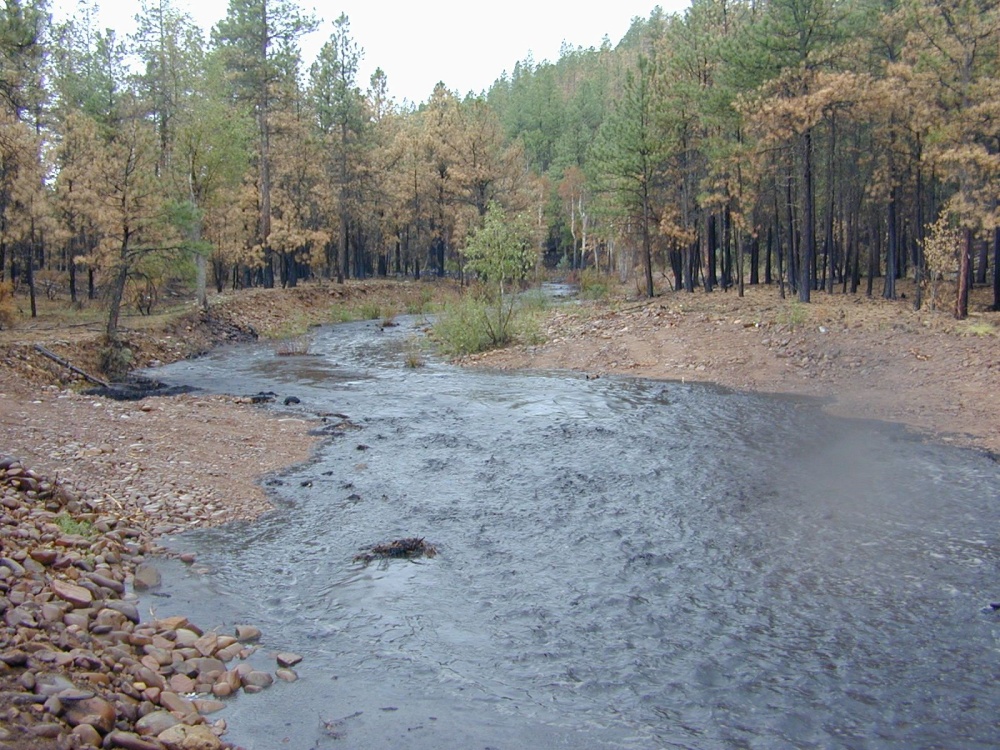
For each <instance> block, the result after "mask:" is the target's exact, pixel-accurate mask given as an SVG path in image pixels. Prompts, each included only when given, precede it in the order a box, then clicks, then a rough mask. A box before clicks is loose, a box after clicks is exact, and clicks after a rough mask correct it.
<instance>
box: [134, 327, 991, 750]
mask: <svg viewBox="0 0 1000 750" xmlns="http://www.w3.org/2000/svg"><path fill="white" fill-rule="evenodd" d="M421 325H422V321H420V320H419V319H414V318H400V319H399V325H398V326H395V327H387V328H385V329H384V330H383V329H381V327H380V326H378V325H376V324H375V323H373V322H368V323H349V324H342V325H337V326H331V327H327V328H323V329H320V330H317V331H316V332H315V334H314V337H313V343H312V346H311V349H310V353H309V355H307V356H294V357H279V356H276V355H275V353H274V349H273V346H272V345H268V344H263V343H262V344H256V345H250V346H241V347H237V348H230V349H223V350H218V351H216V352H213V353H212V354H210V355H208V356H206V357H203V358H201V359H197V360H193V361H186V362H179V363H176V364H173V365H169V366H165V367H162V368H158V369H157V370H155V371H152V372H151V374H152V375H154V376H155V377H156V378H158V379H160V380H163V381H165V382H167V383H169V384H172V385H190V386H196V387H198V388H203V389H206V390H208V391H212V392H225V393H236V394H249V393H255V392H258V391H272V392H275V393H276V394H278V397H277V400H276V406H275V407H273V408H276V409H279V410H280V411H282V412H287V413H289V414H291V415H297V416H313V415H323V414H325V415H327V416H326V420H327V422H328V424H329V427H328V430H327V431H328V433H329V434H328V435H327V437H326V438H325V439H324V441H323V443H322V444H321V445H320V447H319V448H318V450H317V453H316V456H315V458H314V460H312V461H310V462H308V463H306V464H304V465H301V466H298V467H295V468H293V469H291V470H289V471H287V472H286V473H284V474H282V475H281V476H278V477H272V478H271V479H270V480H269V481H268V486H269V487H270V489H271V490H272V492H273V500H274V503H275V505H276V510H275V511H273V512H271V513H269V514H267V515H266V516H264V517H263V518H261V519H259V520H258V521H256V522H254V523H238V524H232V525H229V526H226V527H223V528H219V529H212V530H199V531H195V532H190V533H188V534H185V535H183V536H181V537H176V538H174V539H172V540H170V545H171V546H173V547H175V548H177V549H179V550H190V551H194V552H196V553H197V555H198V564H197V565H195V566H192V567H187V566H184V565H182V564H180V563H179V562H176V561H172V560H163V561H161V563H160V566H161V569H162V571H163V573H164V578H165V583H164V586H163V588H162V589H161V590H160V592H158V593H160V594H161V595H160V596H158V597H155V598H152V597H146V602H145V603H146V604H148V605H149V606H152V607H154V608H155V609H156V613H157V614H158V615H160V616H165V615H168V614H185V615H190V616H191V618H192V620H193V621H195V622H197V623H198V624H200V625H202V626H203V627H212V628H218V629H219V630H220V632H232V628H233V626H234V625H235V624H237V623H253V624H256V625H258V626H260V627H261V628H262V629H263V631H264V639H263V641H262V648H261V651H260V653H259V654H258V655H257V656H256V657H255V658H256V659H257V660H259V663H260V664H262V665H267V666H268V667H270V668H271V669H272V670H273V668H274V663H273V653H274V652H276V651H293V652H297V653H299V654H302V655H303V656H304V657H305V658H304V661H303V662H302V663H301V664H300V665H299V666H298V667H297V671H298V673H299V675H300V679H299V680H298V681H297V682H294V683H280V682H279V683H278V684H275V685H274V686H273V687H271V688H269V689H268V691H267V692H266V693H265V694H263V695H250V696H244V695H240V696H239V697H238V698H235V699H232V700H230V702H229V705H228V707H227V709H226V710H225V711H224V712H222V713H221V714H220V715H221V716H223V717H224V718H225V719H226V720H227V722H228V723H229V725H230V731H229V733H228V734H227V739H229V740H230V741H233V742H236V743H238V744H240V745H242V746H243V747H245V748H247V749H248V750H275V749H276V748H282V747H289V748H295V749H296V750H299V749H308V748H316V749H323V750H326V749H327V748H389V747H395V748H414V749H418V750H423V749H425V748H426V749H428V750H429V749H431V748H434V749H435V750H449V749H452V748H454V749H456V750H458V749H459V748H461V749H462V750H466V749H468V748H493V749H494V750H501V749H503V750H506V749H513V748H705V749H713V748H769V749H770V748H807V747H815V748H917V747H922V748H927V747H949V748H995V747H996V746H997V743H998V741H1000V740H998V738H1000V649H998V646H1000V615H998V614H997V613H996V612H994V611H992V610H991V608H990V607H989V604H990V603H991V602H996V601H998V599H1000V581H998V568H1000V540H998V530H1000V523H998V522H1000V497H998V494H1000V493H998V488H1000V466H998V464H997V463H996V462H995V461H994V460H992V459H991V458H989V457H987V456H983V455H980V454H977V453H975V452H972V451H967V450H960V449H956V448H953V447H947V446H942V445H936V444H931V443H927V442H923V441H920V440H918V439H916V438H915V437H913V436H912V435H910V434H909V433H907V432H906V431H905V430H903V429H901V428H897V427H893V426H889V425H884V424H879V423H874V422H863V421H848V420H841V419H834V418H831V417H829V416H827V415H826V414H824V413H822V412H821V410H820V406H819V404H817V403H815V402H812V401H807V400H802V399H793V398H775V397H769V396H768V397H765V396H757V395H748V394H743V393H737V392H732V391H728V390H724V389H720V388H715V387H711V386H705V385H701V384H690V383H689V384H685V383H677V382H653V381H643V380H634V379H625V378H599V379H587V378H585V377H584V376H582V375H578V374H567V373H558V372H551V373H527V374H525V373H499V372H490V371H478V370H464V369H461V368H458V367H455V366H452V365H450V364H447V363H445V362H442V361H438V360H436V359H434V358H433V357H430V356H428V355H425V358H426V365H425V366H423V367H419V368H410V367H407V366H406V360H407V353H408V352H412V351H413V347H414V346H415V345H416V342H419V340H420V337H421V331H420V326H421ZM289 396H294V397H296V398H298V399H299V400H300V403H299V404H297V405H289V406H283V405H282V402H283V400H284V399H285V398H287V397H289ZM334 413H336V414H341V415H346V416H347V417H349V424H341V423H342V422H343V418H342V417H340V416H333V414H334ZM337 425H340V426H339V427H338V426H337ZM402 537H423V538H425V539H426V540H427V541H428V542H429V543H431V544H433V545H434V546H435V547H436V548H437V550H438V552H439V554H438V555H437V556H436V557H434V558H430V559H419V560H413V561H410V560H390V561H387V562H379V561H376V562H373V563H371V564H369V565H367V566H366V565H363V564H361V563H359V562H356V561H354V556H355V555H356V554H358V553H359V551H362V550H363V548H366V547H369V548H370V547H371V546H372V545H374V544H377V543H381V542H388V541H391V540H393V539H397V538H402Z"/></svg>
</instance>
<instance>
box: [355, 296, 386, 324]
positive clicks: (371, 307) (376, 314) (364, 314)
mask: <svg viewBox="0 0 1000 750" xmlns="http://www.w3.org/2000/svg"><path fill="white" fill-rule="evenodd" d="M357 313H358V318H359V319H361V320H378V319H379V318H381V317H382V306H381V305H380V304H379V303H378V302H374V301H371V300H369V301H367V302H362V303H361V304H360V305H359V306H358V309H357Z"/></svg>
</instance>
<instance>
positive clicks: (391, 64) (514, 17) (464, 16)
mask: <svg viewBox="0 0 1000 750" xmlns="http://www.w3.org/2000/svg"><path fill="white" fill-rule="evenodd" d="M98 4H99V5H100V7H101V22H102V25H103V26H110V27H112V28H114V29H116V30H117V31H119V33H121V34H125V33H127V32H129V31H131V30H132V29H133V28H134V21H133V18H134V16H135V14H136V12H137V10H138V8H139V3H138V2H136V1H135V0H98ZM657 4H659V5H660V6H661V7H663V9H664V10H665V11H667V12H668V13H669V12H675V11H679V10H682V9H683V8H685V7H687V5H688V2H687V0H666V1H665V2H660V3H657V2H656V0H610V1H608V0H591V2H589V3H585V2H583V1H581V0H493V1H492V2H468V0H464V1H460V0H422V1H421V0H403V1H400V0H340V2H339V3H338V2H336V1H334V2H330V0H324V2H322V3H318V4H317V3H313V2H310V1H309V0H302V1H301V2H300V6H301V7H302V8H304V9H307V10H311V9H313V8H315V7H316V6H317V5H319V6H320V8H319V9H317V10H316V11H315V12H316V15H317V17H318V18H320V19H321V20H322V21H323V24H322V25H321V27H320V30H319V31H318V32H317V33H316V34H313V35H311V36H310V37H309V38H307V39H305V40H303V45H302V46H303V55H304V57H305V58H306V59H307V60H311V58H312V57H313V56H314V55H315V54H316V51H317V50H318V49H319V48H320V47H321V46H322V45H323V43H324V42H325V41H326V40H327V39H329V36H330V31H331V29H332V25H333V24H332V22H333V20H334V19H335V18H337V16H338V15H339V14H340V13H341V12H343V13H346V14H347V16H348V18H349V19H350V22H351V35H352V36H353V37H354V40H355V41H356V42H357V43H358V45H359V46H360V47H361V48H362V49H363V50H364V60H363V62H362V70H361V76H360V77H359V83H360V84H361V85H362V88H366V87H367V84H368V79H369V77H370V75H371V73H372V71H374V70H375V68H376V67H381V68H382V69H383V70H384V71H385V72H386V75H387V76H388V79H389V91H390V93H391V94H392V96H393V97H394V98H395V99H396V100H397V101H398V102H402V101H403V100H404V99H408V100H409V101H411V102H413V103H419V102H422V101H424V100H425V99H427V98H428V97H429V96H430V94H431V91H433V89H434V85H435V84H436V83H437V82H438V81H443V82H444V83H445V85H446V86H447V87H448V88H449V89H451V90H453V91H458V93H459V94H463V95H464V94H466V93H468V92H470V91H472V92H474V93H479V92H480V91H483V90H484V89H487V88H489V86H490V85H491V84H492V83H493V81H495V80H496V79H497V78H499V77H500V75H501V74H502V73H503V72H504V71H507V72H510V71H511V70H513V67H514V63H516V62H517V61H518V60H523V59H524V58H525V57H527V55H528V53H529V52H530V53H531V54H532V55H533V57H534V59H535V61H536V62H541V61H543V60H550V61H555V60H557V59H558V58H559V49H560V46H561V45H562V43H563V42H564V41H565V42H567V43H569V44H570V45H571V46H572V47H597V46H600V44H601V41H602V39H604V37H605V36H607V37H608V38H609V39H610V40H611V43H612V44H613V45H614V44H617V43H618V42H619V41H620V40H621V38H622V36H623V35H624V34H625V32H626V31H627V30H628V28H629V26H630V24H631V21H632V19H633V18H634V17H636V16H640V17H643V18H647V17H648V16H649V14H650V12H651V11H652V10H653V8H654V7H655V6H656V5H657ZM173 5H174V7H176V8H177V9H178V10H181V11H184V12H187V13H189V14H190V15H191V16H192V17H193V18H194V20H195V22H196V23H198V24H199V25H201V26H203V27H204V28H206V29H209V28H211V27H212V26H214V25H215V24H216V23H217V22H218V21H219V20H220V19H222V18H223V17H224V16H225V14H226V9H227V8H228V6H229V3H228V0H173ZM52 7H53V13H54V15H55V16H56V18H57V19H58V18H64V17H65V16H66V15H67V14H68V13H71V12H72V11H73V10H74V9H75V8H76V2H75V0H54V2H53V3H52Z"/></svg>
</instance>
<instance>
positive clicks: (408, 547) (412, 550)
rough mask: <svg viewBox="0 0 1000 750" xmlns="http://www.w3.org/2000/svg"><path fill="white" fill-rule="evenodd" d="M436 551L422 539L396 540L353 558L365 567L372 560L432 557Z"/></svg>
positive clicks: (376, 546)
mask: <svg viewBox="0 0 1000 750" xmlns="http://www.w3.org/2000/svg"><path fill="white" fill-rule="evenodd" d="M436 554H437V549H436V548H435V547H434V545H432V544H428V543H427V542H425V541H424V540H423V538H420V539H418V538H416V537H410V538H408V539H396V540H395V541H392V542H389V543H387V544H376V545H375V546H374V547H372V548H371V549H370V550H367V551H365V552H362V553H360V554H357V555H355V556H354V561H355V562H362V563H364V564H365V565H367V564H368V563H370V562H372V561H373V560H387V559H389V558H390V557H404V558H408V559H410V558H414V557H434V556H435V555H436Z"/></svg>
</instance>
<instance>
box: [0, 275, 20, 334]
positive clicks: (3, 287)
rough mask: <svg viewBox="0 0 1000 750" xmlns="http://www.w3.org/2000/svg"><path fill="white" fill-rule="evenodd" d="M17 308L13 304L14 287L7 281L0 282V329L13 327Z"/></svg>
mask: <svg viewBox="0 0 1000 750" xmlns="http://www.w3.org/2000/svg"><path fill="white" fill-rule="evenodd" d="M16 315H17V306H16V305H15V304H14V285H13V284H11V283H10V282H9V281H2V282H0V328H10V327H11V326H12V325H14V319H15V317H16Z"/></svg>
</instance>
